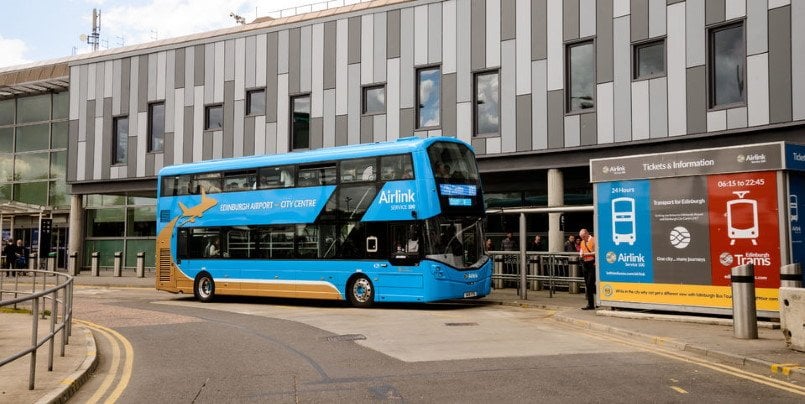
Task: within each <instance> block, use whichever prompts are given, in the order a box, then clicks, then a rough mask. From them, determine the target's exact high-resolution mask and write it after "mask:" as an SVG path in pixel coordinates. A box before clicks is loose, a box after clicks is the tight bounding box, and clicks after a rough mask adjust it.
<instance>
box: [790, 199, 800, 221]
mask: <svg viewBox="0 0 805 404" xmlns="http://www.w3.org/2000/svg"><path fill="white" fill-rule="evenodd" d="M788 211H789V216H791V221H792V222H798V221H799V208H798V207H797V196H796V195H789V196H788Z"/></svg>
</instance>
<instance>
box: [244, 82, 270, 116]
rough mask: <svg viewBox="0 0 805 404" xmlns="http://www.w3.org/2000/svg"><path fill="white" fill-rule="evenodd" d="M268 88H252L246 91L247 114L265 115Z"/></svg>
mask: <svg viewBox="0 0 805 404" xmlns="http://www.w3.org/2000/svg"><path fill="white" fill-rule="evenodd" d="M265 113H266V90H265V89H263V88H261V89H259V90H251V91H247V92H246V115H265Z"/></svg>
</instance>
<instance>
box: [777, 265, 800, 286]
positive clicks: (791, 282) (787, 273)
mask: <svg viewBox="0 0 805 404" xmlns="http://www.w3.org/2000/svg"><path fill="white" fill-rule="evenodd" d="M780 287H781V288H801V287H802V265H800V264H799V263H796V264H788V265H783V266H781V267H780Z"/></svg>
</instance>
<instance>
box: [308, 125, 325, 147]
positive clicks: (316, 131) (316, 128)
mask: <svg viewBox="0 0 805 404" xmlns="http://www.w3.org/2000/svg"><path fill="white" fill-rule="evenodd" d="M323 144H324V118H310V148H311V149H321V148H322V147H323Z"/></svg>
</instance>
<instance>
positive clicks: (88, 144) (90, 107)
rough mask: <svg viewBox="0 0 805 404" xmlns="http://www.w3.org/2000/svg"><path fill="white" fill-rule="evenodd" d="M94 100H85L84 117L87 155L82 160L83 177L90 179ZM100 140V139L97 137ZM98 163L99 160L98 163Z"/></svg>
mask: <svg viewBox="0 0 805 404" xmlns="http://www.w3.org/2000/svg"><path fill="white" fill-rule="evenodd" d="M95 102H96V101H95V100H90V101H87V114H86V116H85V117H84V119H86V120H87V123H86V127H87V137H86V139H87V140H86V151H87V155H86V156H85V159H86V160H84V167H85V171H84V173H85V176H84V178H85V179H92V177H93V172H94V168H95V167H94V165H93V163H95V156H94V152H95ZM98 140H99V141H100V139H98ZM98 164H100V162H99V163H98Z"/></svg>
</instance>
